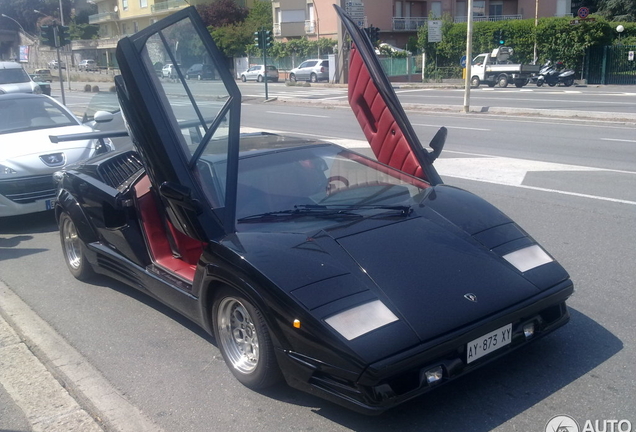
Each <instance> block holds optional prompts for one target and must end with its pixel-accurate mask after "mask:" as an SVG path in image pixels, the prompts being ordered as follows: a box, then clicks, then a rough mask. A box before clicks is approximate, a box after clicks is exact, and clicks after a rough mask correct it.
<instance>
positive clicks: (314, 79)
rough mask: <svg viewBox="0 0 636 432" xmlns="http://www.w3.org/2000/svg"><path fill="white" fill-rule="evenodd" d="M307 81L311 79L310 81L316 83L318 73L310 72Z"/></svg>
mask: <svg viewBox="0 0 636 432" xmlns="http://www.w3.org/2000/svg"><path fill="white" fill-rule="evenodd" d="M309 81H311V82H312V83H317V82H318V75H316V74H315V73H312V74H311V75H309Z"/></svg>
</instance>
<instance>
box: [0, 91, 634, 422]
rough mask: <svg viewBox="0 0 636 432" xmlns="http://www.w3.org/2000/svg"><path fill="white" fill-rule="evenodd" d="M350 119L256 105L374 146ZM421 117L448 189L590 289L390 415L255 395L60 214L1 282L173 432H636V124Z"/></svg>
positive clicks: (288, 394) (297, 125)
mask: <svg viewBox="0 0 636 432" xmlns="http://www.w3.org/2000/svg"><path fill="white" fill-rule="evenodd" d="M350 116H351V114H350V113H349V111H348V110H345V109H342V108H324V107H311V106H310V107H307V106H296V105H292V104H290V103H286V102H282V101H279V102H277V103H268V104H262V103H259V102H256V101H255V102H253V103H252V104H246V105H245V106H244V108H243V118H244V120H243V124H244V126H248V127H254V128H267V129H271V130H277V131H290V132H295V133H301V134H309V135H312V136H319V137H325V138H331V139H335V140H336V141H338V142H339V143H341V144H343V145H345V146H348V147H352V148H360V146H361V141H360V140H361V138H362V135H361V132H360V131H359V129H358V128H357V126H356V125H355V124H354V123H353V121H354V120H353V119H352V118H351V117H350ZM411 121H412V123H413V124H414V125H415V128H416V131H417V132H418V135H419V136H420V138H421V139H422V140H423V141H426V140H427V139H429V138H430V137H432V136H433V135H434V133H435V130H436V128H437V127H438V126H439V125H446V126H447V127H448V128H449V138H448V140H447V144H446V147H445V150H444V152H443V154H442V158H441V159H439V160H438V161H437V162H436V165H437V166H438V169H439V171H440V172H441V174H442V176H443V178H444V179H445V181H446V183H449V184H452V185H456V186H459V187H463V188H466V189H468V190H471V191H473V192H475V193H477V194H479V195H481V196H482V197H484V198H486V199H487V200H489V201H490V202H492V203H493V204H495V205H496V206H498V207H499V208H500V209H502V210H503V211H504V212H506V213H507V214H508V215H509V216H511V217H512V218H513V219H515V220H516V221H517V222H518V223H519V224H520V225H521V226H522V227H524V228H525V229H526V230H527V231H528V232H529V233H530V234H531V235H533V236H534V237H535V238H536V239H537V240H538V241H539V242H541V243H542V244H543V245H544V246H545V247H546V249H547V250H548V251H550V252H551V253H552V254H553V255H554V256H555V257H556V258H557V259H558V260H559V261H560V262H561V263H562V264H563V265H564V267H565V268H566V269H567V270H568V271H569V272H570V274H571V276H572V279H573V280H574V282H575V286H576V292H575V294H574V296H573V297H572V298H571V300H570V301H569V305H570V308H571V314H572V320H571V322H570V323H569V324H568V325H567V326H566V327H564V328H563V329H560V330H559V331H558V332H556V333H555V334H553V335H550V336H549V337H547V338H545V339H543V340H541V341H539V342H537V343H536V344H534V345H533V346H530V347H528V348H527V349H524V350H522V351H518V352H516V353H514V354H512V355H511V356H509V357H507V358H506V359H504V360H502V361H498V362H496V363H493V364H491V365H489V366H487V367H485V368H484V369H482V370H480V371H479V372H477V373H475V374H473V375H471V376H467V377H465V378H463V379H461V380H459V381H456V382H454V383H451V384H449V385H447V386H445V387H442V388H439V389H437V391H436V392H434V393H431V394H429V395H427V396H424V397H421V398H418V399H416V400H414V401H411V402H409V403H407V404H405V405H403V406H401V407H399V408H397V409H395V410H393V411H390V412H388V413H386V414H384V415H383V416H380V417H377V418H368V417H363V416H360V415H357V414H354V413H351V412H348V411H346V410H344V409H342V408H339V407H337V406H335V405H332V404H330V403H328V402H325V401H322V400H321V399H317V398H315V397H312V396H309V395H306V394H304V393H300V392H298V391H295V390H293V389H290V388H288V387H286V386H280V387H278V388H275V389H272V390H271V391H268V392H266V393H263V394H259V393H255V392H252V391H250V390H247V389H246V388H244V387H242V386H241V385H240V384H238V383H237V382H236V380H235V379H234V378H233V377H232V375H231V374H230V372H229V371H228V370H227V369H226V367H225V364H224V363H223V360H222V358H221V356H220V354H219V352H218V350H217V349H216V347H215V345H214V341H213V340H212V339H211V338H210V337H208V336H207V335H205V334H204V333H203V332H202V331H201V330H199V329H198V328H197V327H195V326H194V325H192V324H191V323H189V322H188V321H186V320H185V319H183V318H181V317H180V316H179V315H178V314H176V313H174V312H172V311H171V310H169V309H167V308H166V307H164V306H163V305H161V304H159V303H157V302H156V301H154V300H152V299H150V298H148V297H146V296H144V295H142V294H139V293H138V292H136V291H135V290H133V289H131V288H128V287H127V286H124V285H121V284H119V283H117V282H114V281H112V280H109V279H106V278H100V279H97V280H96V281H95V282H94V283H92V284H85V283H81V282H78V281H76V280H75V279H73V278H72V276H71V275H70V274H69V272H68V271H67V269H66V267H65V265H64V262H63V260H62V256H61V253H60V247H59V239H58V233H57V228H56V226H55V223H54V221H53V218H52V216H51V215H50V214H46V213H45V214H38V215H31V216H26V217H19V218H7V219H4V220H2V221H1V223H0V279H1V280H2V281H4V282H5V283H6V284H7V285H8V286H9V287H11V289H12V290H13V291H14V292H15V293H16V294H18V295H19V296H20V297H21V298H22V299H23V300H24V301H25V302H26V303H27V304H28V305H29V306H30V307H31V308H32V309H33V310H34V311H35V312H36V313H37V314H38V315H40V316H41V317H42V318H43V319H44V320H45V321H47V322H48V323H49V324H50V325H51V326H52V327H53V328H54V329H55V330H56V331H57V332H58V333H59V334H60V335H62V336H63V337H64V338H65V339H66V340H67V341H68V342H69V343H70V344H71V345H72V346H73V347H74V348H75V349H76V350H78V351H79V352H80V353H81V354H82V355H83V356H84V357H85V358H86V359H87V360H88V362H90V364H92V365H93V366H94V367H95V368H96V369H97V370H98V371H99V372H100V373H101V374H103V376H104V377H105V378H106V379H107V380H108V381H109V382H110V383H111V384H112V385H113V387H114V388H115V389H116V391H117V392H119V394H120V395H121V396H122V398H124V399H125V400H127V401H129V402H131V403H132V404H133V405H134V406H136V407H138V408H139V409H140V410H141V411H142V412H143V413H145V415H147V416H148V417H150V419H151V420H152V421H154V422H155V423H156V424H157V425H158V426H159V427H160V428H162V429H163V430H165V431H203V430H223V431H235V430H236V431H238V430H246V429H254V428H258V429H259V430H263V431H283V430H289V431H310V430H313V431H316V430H320V431H348V430H355V431H386V430H389V429H393V430H404V431H439V430H450V431H468V430H470V431H488V430H500V431H510V430H518V431H544V430H545V425H546V422H547V421H548V420H549V419H550V418H552V417H553V416H555V415H558V414H568V415H570V416H572V417H574V418H575V419H576V420H577V421H578V422H579V424H580V425H581V427H583V425H584V423H585V422H586V420H591V421H595V420H598V421H601V422H603V421H605V420H607V421H611V420H624V419H625V420H628V421H630V422H631V424H632V425H634V428H635V429H636V417H635V415H636V391H635V389H636V385H635V384H636V381H635V380H636V379H635V378H634V377H636V362H634V358H635V357H636V334H635V333H634V331H633V329H634V328H635V327H636V318H635V317H634V314H633V311H634V307H635V306H636V301H635V300H634V298H635V297H634V294H633V287H634V285H635V283H636V271H634V262H636V248H634V244H636V229H635V228H636V192H635V190H636V188H634V184H636V177H635V176H636V135H635V134H634V126H633V125H626V124H622V123H610V122H589V121H585V122H584V121H581V122H578V121H573V120H545V119H532V118H512V117H497V116H491V115H479V114H470V115H450V114H441V115H440V114H425V113H421V112H417V111H416V112H412V113H411ZM423 247H425V245H423ZM425 271H426V263H422V272H423V273H425ZM0 396H2V394H1V393H0ZM0 400H2V399H0ZM0 423H1V422H0ZM0 427H2V425H1V424H0Z"/></svg>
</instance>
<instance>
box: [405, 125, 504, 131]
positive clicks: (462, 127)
mask: <svg viewBox="0 0 636 432" xmlns="http://www.w3.org/2000/svg"><path fill="white" fill-rule="evenodd" d="M413 126H423V127H434V128H439V127H440V125H432V124H423V123H413ZM446 129H463V130H474V131H484V132H490V130H491V129H484V128H475V127H464V126H446Z"/></svg>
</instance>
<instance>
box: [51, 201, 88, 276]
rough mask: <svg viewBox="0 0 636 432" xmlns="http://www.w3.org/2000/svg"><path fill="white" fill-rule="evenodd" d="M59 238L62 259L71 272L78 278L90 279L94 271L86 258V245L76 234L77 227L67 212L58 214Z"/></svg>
mask: <svg viewBox="0 0 636 432" xmlns="http://www.w3.org/2000/svg"><path fill="white" fill-rule="evenodd" d="M59 227H60V240H61V242H62V252H63V253H64V261H65V262H66V266H67V267H68V269H69V271H70V272H71V274H72V275H73V276H74V277H75V278H76V279H78V280H81V281H85V280H88V279H90V278H91V277H92V276H93V275H94V274H95V271H94V270H93V267H91V264H90V263H89V262H88V259H87V258H86V245H85V244H84V242H83V241H82V239H80V237H79V235H78V234H77V228H75V223H74V222H73V219H71V217H70V216H69V215H68V213H62V214H61V215H60V224H59Z"/></svg>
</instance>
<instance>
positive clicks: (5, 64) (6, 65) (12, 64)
mask: <svg viewBox="0 0 636 432" xmlns="http://www.w3.org/2000/svg"><path fill="white" fill-rule="evenodd" d="M0 69H22V65H21V64H20V63H16V62H0Z"/></svg>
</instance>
